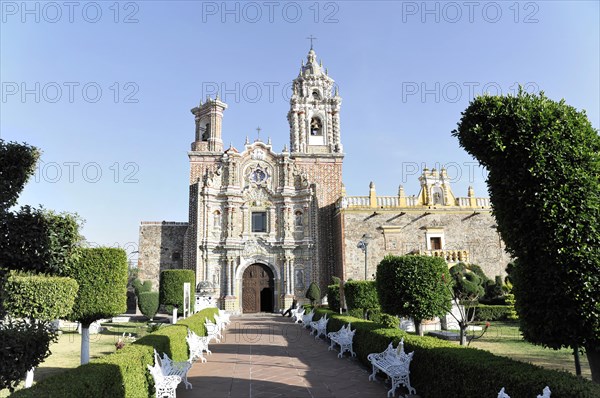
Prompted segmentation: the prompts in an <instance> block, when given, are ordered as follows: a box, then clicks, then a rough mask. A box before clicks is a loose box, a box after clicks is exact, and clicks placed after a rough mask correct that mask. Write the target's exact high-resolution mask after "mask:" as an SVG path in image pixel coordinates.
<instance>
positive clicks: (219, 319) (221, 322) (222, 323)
mask: <svg viewBox="0 0 600 398" xmlns="http://www.w3.org/2000/svg"><path fill="white" fill-rule="evenodd" d="M215 323H216V325H217V326H218V328H219V332H220V331H221V330H225V328H226V327H227V325H228V323H227V321H226V320H225V316H224V315H219V314H215ZM221 337H223V336H221Z"/></svg>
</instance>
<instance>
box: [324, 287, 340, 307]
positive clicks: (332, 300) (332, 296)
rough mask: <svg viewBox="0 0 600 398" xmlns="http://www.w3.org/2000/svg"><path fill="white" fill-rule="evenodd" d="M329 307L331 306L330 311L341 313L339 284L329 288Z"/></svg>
mask: <svg viewBox="0 0 600 398" xmlns="http://www.w3.org/2000/svg"><path fill="white" fill-rule="evenodd" d="M327 305H329V309H330V310H332V311H335V312H339V310H340V306H341V303H340V285H339V284H333V285H329V286H327Z"/></svg>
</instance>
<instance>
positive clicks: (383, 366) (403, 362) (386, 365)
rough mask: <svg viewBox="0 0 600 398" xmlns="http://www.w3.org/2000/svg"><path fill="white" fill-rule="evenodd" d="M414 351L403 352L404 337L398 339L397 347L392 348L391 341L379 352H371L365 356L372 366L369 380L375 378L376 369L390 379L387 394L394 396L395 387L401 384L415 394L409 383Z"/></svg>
mask: <svg viewBox="0 0 600 398" xmlns="http://www.w3.org/2000/svg"><path fill="white" fill-rule="evenodd" d="M413 354H414V351H413V352H411V353H410V354H406V353H405V352H404V339H402V340H400V343H398V347H396V348H394V345H393V342H391V343H390V345H389V346H388V347H387V348H386V349H385V351H383V352H380V353H372V354H369V355H368V356H367V359H368V360H369V362H371V365H372V366H373V373H372V374H371V375H370V376H369V380H375V374H376V373H377V371H378V370H380V371H382V372H383V373H385V374H386V375H387V376H388V378H389V379H391V381H392V388H391V389H390V390H389V391H388V394H387V396H388V397H389V396H394V394H395V393H396V388H398V387H399V386H400V384H402V385H403V386H404V387H406V388H407V389H408V392H409V393H410V394H416V393H417V392H416V390H415V389H414V388H413V387H412V386H411V385H410V370H409V367H410V362H411V361H412V358H413Z"/></svg>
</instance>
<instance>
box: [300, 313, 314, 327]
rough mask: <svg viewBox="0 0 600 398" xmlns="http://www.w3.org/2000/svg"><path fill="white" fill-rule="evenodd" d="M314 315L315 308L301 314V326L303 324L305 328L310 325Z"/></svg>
mask: <svg viewBox="0 0 600 398" xmlns="http://www.w3.org/2000/svg"><path fill="white" fill-rule="evenodd" d="M314 316H315V310H314V309H313V310H311V311H310V312H309V313H308V314H304V315H302V326H304V327H305V328H308V327H310V323H311V322H312V320H313V317H314Z"/></svg>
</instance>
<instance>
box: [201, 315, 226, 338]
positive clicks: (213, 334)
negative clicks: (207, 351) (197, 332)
mask: <svg viewBox="0 0 600 398" xmlns="http://www.w3.org/2000/svg"><path fill="white" fill-rule="evenodd" d="M204 327H205V328H206V334H207V335H208V342H209V343H210V342H211V341H212V340H216V341H217V343H220V342H221V338H222V337H223V336H222V335H221V330H220V329H219V325H217V324H215V323H213V322H211V321H209V320H208V319H206V320H205V321H204Z"/></svg>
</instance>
